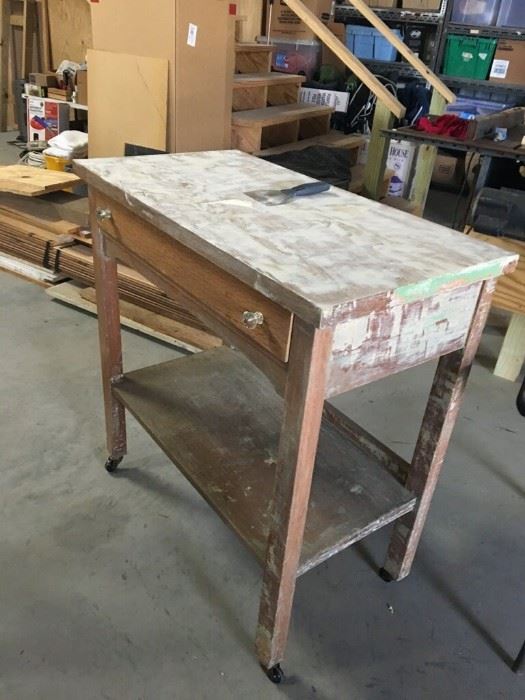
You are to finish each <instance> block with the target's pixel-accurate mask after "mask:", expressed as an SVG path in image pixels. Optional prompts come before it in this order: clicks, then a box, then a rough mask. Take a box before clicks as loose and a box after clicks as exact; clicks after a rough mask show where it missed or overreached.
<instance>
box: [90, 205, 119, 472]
mask: <svg viewBox="0 0 525 700" xmlns="http://www.w3.org/2000/svg"><path fill="white" fill-rule="evenodd" d="M90 212H91V220H92V225H91V230H92V233H93V255H94V262H95V282H96V289H97V311H98V332H99V343H100V364H101V370H102V390H103V394H104V413H105V417H106V446H107V450H108V457H109V458H110V459H112V460H120V459H122V457H123V456H124V455H125V454H126V414H125V410H124V406H123V405H122V404H121V403H120V401H118V400H117V399H116V398H115V396H114V394H113V391H112V388H113V385H114V384H115V382H118V381H120V380H121V379H122V373H123V363H122V338H121V334H120V310H119V296H118V277H117V261H116V259H115V258H114V257H111V256H110V255H109V254H108V251H107V250H106V245H105V241H104V237H103V236H102V235H101V234H100V233H99V231H98V227H97V220H96V216H95V203H94V201H93V198H92V197H90Z"/></svg>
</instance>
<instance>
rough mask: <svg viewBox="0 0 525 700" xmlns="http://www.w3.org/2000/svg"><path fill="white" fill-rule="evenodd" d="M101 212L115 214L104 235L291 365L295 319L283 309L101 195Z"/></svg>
mask: <svg viewBox="0 0 525 700" xmlns="http://www.w3.org/2000/svg"><path fill="white" fill-rule="evenodd" d="M96 202H97V207H98V208H102V209H108V210H110V211H111V215H112V216H111V219H110V220H107V221H105V222H104V223H103V229H104V234H105V235H106V236H108V237H109V238H110V239H112V240H115V241H117V242H118V243H120V244H121V245H122V246H124V247H125V248H127V249H128V250H130V251H139V250H140V251H141V255H142V256H143V257H144V259H145V261H147V262H148V264H150V265H152V266H153V267H154V268H155V269H156V270H157V272H158V274H159V275H162V276H163V277H165V278H166V279H169V280H172V281H173V283H174V284H175V285H176V286H177V287H179V288H180V290H181V291H182V292H185V293H186V294H187V295H190V296H191V297H193V298H194V299H196V300H198V301H199V302H201V303H202V304H204V305H205V306H207V307H208V309H209V310H210V311H211V312H212V313H215V314H216V315H217V316H218V317H219V318H221V319H222V320H223V321H226V322H227V323H229V324H230V325H232V326H233V327H234V328H235V329H236V330H238V331H240V332H241V333H242V334H245V335H247V336H249V337H250V338H251V339H252V340H253V341H254V342H256V343H257V344H259V345H261V346H262V347H264V348H265V349H266V350H268V351H269V352H271V353H272V354H273V355H275V356H276V357H277V358H278V359H279V360H282V361H283V362H286V361H287V359H288V349H289V344H290V334H291V329H292V320H293V317H292V315H291V314H290V313H289V312H288V311H287V310H286V309H283V308H282V307H281V306H279V305H278V304H275V303H274V302H272V301H271V300H269V299H267V298H266V297H264V296H263V295H262V294H259V293H258V292H256V291H254V290H252V289H250V288H249V287H247V286H246V285H244V284H243V283H242V282H239V281H238V280H236V279H235V278H233V277H231V276H230V275H227V274H225V273H224V272H222V271H221V270H219V269H218V268H216V267H215V266H214V265H212V264H211V263H209V262H208V261H207V260H205V259H204V258H202V257H200V256H198V255H196V254H195V253H193V252H192V251H191V250H189V249H188V248H185V247H184V246H182V245H179V244H177V243H175V242H173V241H172V240H170V239H169V238H168V237H167V236H165V235H164V234H163V233H162V232H160V231H158V230H156V229H155V228H154V227H153V226H151V224H147V223H146V222H145V221H143V220H141V219H139V218H138V217H137V216H135V215H134V214H132V213H131V212H130V211H129V210H127V209H125V208H124V207H121V206H120V205H118V204H116V203H115V202H113V201H112V200H110V199H108V198H106V197H104V196H103V195H101V194H100V193H96ZM246 311H247V312H257V313H260V314H262V317H263V322H262V323H261V324H260V325H257V326H256V327H254V328H251V327H249V326H247V325H246V323H245V322H244V312H246Z"/></svg>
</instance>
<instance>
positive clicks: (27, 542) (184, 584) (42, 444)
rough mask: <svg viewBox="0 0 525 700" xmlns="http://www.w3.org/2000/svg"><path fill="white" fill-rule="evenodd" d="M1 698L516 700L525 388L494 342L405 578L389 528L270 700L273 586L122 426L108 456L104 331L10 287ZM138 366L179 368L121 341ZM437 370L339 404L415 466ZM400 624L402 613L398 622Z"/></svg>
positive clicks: (477, 373) (341, 579) (488, 344)
mask: <svg viewBox="0 0 525 700" xmlns="http://www.w3.org/2000/svg"><path fill="white" fill-rule="evenodd" d="M0 300H1V303H0V309H1V310H0V314H1V315H0V339H1V343H0V348H1V358H2V372H1V374H0V396H1V397H2V399H1V402H0V444H1V446H2V469H1V471H0V513H1V522H2V535H1V538H0V620H1V623H0V624H1V627H0V629H1V634H0V698H2V700H4V699H5V700H36V699H38V700H49V699H51V698H52V699H53V700H70V699H71V698H73V697H76V698H79V699H81V700H84V699H85V700H91V699H94V698H104V699H105V700H128V699H130V700H139V699H142V700H146V699H148V700H164V699H166V700H168V699H170V700H171V699H173V698H175V699H177V700H179V699H180V700H186V699H193V698H203V699H207V698H210V699H211V698H213V699H214V700H220V699H222V698H225V699H226V698H228V699H229V698H248V697H250V698H264V699H265V700H266V699H270V700H271V699H272V698H292V699H295V700H304V699H307V698H317V699H321V698H322V699H323V700H324V699H337V700H339V699H347V698H348V699H350V698H351V699H352V700H357V699H359V700H360V699H366V700H374V699H376V698H377V699H381V698H393V699H396V700H397V699H398V698H399V699H405V698H407V699H410V700H412V699H419V698H432V699H439V698H447V699H451V698H452V699H456V698H458V699H460V698H461V699H463V698H474V697H476V698H509V699H510V698H516V699H518V698H523V697H524V696H525V679H524V678H523V677H521V678H520V677H517V676H515V675H514V674H512V673H511V671H510V670H509V668H508V666H507V661H508V659H509V655H511V654H512V655H514V654H515V653H516V652H517V650H518V648H519V646H520V644H521V642H522V641H523V637H524V635H525V614H524V613H525V609H524V597H523V573H524V570H525V566H524V565H525V552H524V542H525V537H524V534H525V532H524V527H523V524H524V517H523V516H524V500H523V498H524V495H525V479H524V475H523V466H524V457H523V455H524V438H523V429H524V423H523V419H522V418H520V417H519V416H518V414H517V412H516V411H515V409H514V400H515V395H516V391H517V386H516V385H513V384H509V383H507V382H505V381H503V380H499V379H496V378H495V377H493V376H492V374H491V373H490V370H489V368H488V367H487V366H486V365H490V363H491V362H493V359H494V355H495V352H496V350H497V346H498V343H499V342H501V338H500V337H499V336H498V334H497V333H495V332H493V331H491V332H489V333H488V334H487V335H486V336H485V338H484V341H483V347H482V351H481V353H480V362H478V363H477V365H476V367H475V369H474V372H473V376H472V380H471V383H470V387H469V390H468V395H467V398H466V402H465V406H464V409H463V411H462V415H461V418H460V420H459V424H458V428H457V430H456V433H455V436H454V440H453V444H452V448H451V450H450V453H449V457H448V459H447V463H446V466H445V469H444V474H443V477H442V481H441V484H440V486H439V488H438V490H437V493H436V497H435V501H434V504H433V507H432V510H431V513H430V517H429V521H428V526H427V530H426V533H425V535H424V537H423V541H422V544H421V547H420V551H419V555H418V558H417V560H416V564H415V567H414V570H413V572H412V574H411V576H410V577H409V578H408V579H406V580H405V581H403V582H402V583H399V584H385V583H384V582H383V581H381V579H380V578H379V577H378V576H377V575H376V573H375V570H376V569H377V567H378V566H379V565H380V564H381V561H382V557H383V554H384V552H385V548H386V545H387V541H388V531H381V532H379V533H376V534H375V535H373V536H372V537H370V538H368V539H367V540H366V541H365V542H364V543H362V544H360V545H357V546H356V547H354V548H352V549H350V550H347V551H346V552H344V553H342V554H340V555H339V556H338V557H335V558H333V559H332V560H330V561H329V562H327V563H325V564H323V565H321V566H320V567H318V568H317V569H315V570H314V571H312V572H310V573H309V574H306V575H305V576H304V577H303V578H301V580H300V582H299V584H298V588H297V595H296V602H295V607H294V615H293V623H292V628H291V635H290V641H289V647H288V653H287V657H286V661H285V664H284V668H285V670H286V671H287V672H288V674H289V678H288V680H287V682H286V684H284V685H282V686H280V687H277V686H272V685H271V684H270V682H269V681H268V680H267V679H266V678H265V676H264V675H263V674H262V672H261V671H260V669H259V667H258V665H257V662H256V660H255V657H254V654H253V633H254V629H255V624H256V616H257V604H258V595H259V587H260V571H259V568H258V566H257V564H256V563H255V561H254V560H253V559H252V556H251V554H250V553H249V552H248V551H246V550H245V549H244V547H243V545H242V544H241V543H240V542H239V541H238V540H237V539H236V537H235V536H234V535H233V534H232V533H231V532H230V531H229V530H228V528H227V527H226V526H225V525H223V524H222V522H221V521H220V520H219V519H218V517H217V516H216V515H215V514H214V513H213V512H212V511H211V510H210V508H209V507H208V506H207V505H206V504H205V503H204V502H203V500H202V499H201V498H200V497H199V496H198V495H197V494H196V493H195V492H194V491H193V490H192V489H191V487H190V486H189V485H188V484H187V483H186V482H185V480H184V478H183V477H182V476H180V475H179V474H178V472H177V471H176V469H175V468H174V467H173V466H171V465H170V464H169V463H168V462H167V460H166V458H165V457H164V456H163V455H162V453H161V452H160V451H159V449H158V448H157V447H156V446H155V445H154V444H153V442H152V441H151V440H150V439H149V438H148V437H147V436H146V434H145V433H144V432H143V431H142V430H141V429H139V427H138V426H137V424H136V423H135V422H134V421H133V420H130V421H129V456H128V457H127V458H126V460H125V462H124V463H123V465H122V469H121V471H120V472H119V473H118V475H117V476H116V477H111V476H109V475H107V474H106V473H105V471H104V470H103V467H102V465H103V462H104V459H105V456H106V454H105V449H104V439H103V422H102V403H101V396H100V389H99V375H98V355H97V350H98V349H97V333H96V321H95V320H94V319H93V318H92V317H90V316H88V315H85V314H82V313H80V312H78V311H75V310H73V309H70V308H68V307H65V306H62V305H60V304H57V303H55V302H51V301H50V300H49V299H48V298H47V297H46V295H45V294H44V293H43V290H42V289H41V288H40V287H38V286H36V285H33V284H30V283H28V282H25V281H22V280H19V279H17V278H15V277H13V276H10V275H8V274H6V273H0ZM124 336H125V350H126V360H127V368H128V369H131V368H137V367H140V366H142V365H145V364H150V363H155V362H158V361H162V360H165V359H168V358H171V357H173V356H174V355H175V352H174V351H173V349H171V348H167V347H164V346H162V345H159V344H156V343H154V342H151V341H149V340H147V339H145V338H142V337H139V336H138V335H134V334H131V333H125V334H124ZM432 372H433V368H432V367H430V366H427V367H421V368H419V369H416V370H413V371H410V372H407V373H404V374H401V375H398V376H396V377H393V378H391V379H389V380H387V381H384V382H381V383H378V384H374V385H372V386H370V387H368V388H366V389H363V390H358V391H356V392H355V394H354V395H353V396H350V395H347V396H344V397H342V398H340V399H339V401H338V404H339V405H340V406H342V407H343V408H344V409H345V410H348V411H351V413H352V416H353V417H356V418H357V419H358V420H361V421H362V422H363V424H364V425H367V426H369V428H371V429H373V430H374V431H375V432H376V434H378V435H379V436H380V437H381V438H383V439H385V440H386V441H388V442H389V443H390V444H391V445H392V446H393V447H394V448H395V449H397V450H399V451H400V452H401V453H403V454H404V455H405V456H408V454H409V451H410V445H411V444H412V443H413V441H414V438H415V434H416V429H417V423H418V420H419V419H420V416H421V413H422V410H423V405H424V399H425V394H426V392H427V391H428V387H429V384H430V380H431V375H432ZM390 606H391V608H392V610H393V611H391V610H390Z"/></svg>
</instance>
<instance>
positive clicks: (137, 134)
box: [88, 50, 168, 158]
mask: <svg viewBox="0 0 525 700" xmlns="http://www.w3.org/2000/svg"><path fill="white" fill-rule="evenodd" d="M88 63H89V71H88V91H89V103H90V104H89V155H90V157H91V158H99V157H107V156H123V155H124V146H125V144H126V143H133V144H137V145H138V146H144V147H147V148H154V149H157V150H160V151H165V150H166V133H167V132H166V128H167V127H166V125H167V99H168V61H167V60H165V59H162V58H149V57H144V56H131V55H129V54H117V53H111V52H109V51H95V50H89V51H88ZM116 75H118V76H119V79H118V80H115V76H116Z"/></svg>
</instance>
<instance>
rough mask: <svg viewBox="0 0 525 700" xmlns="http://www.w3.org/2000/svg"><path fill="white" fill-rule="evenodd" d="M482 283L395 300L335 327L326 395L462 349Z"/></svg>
mask: <svg viewBox="0 0 525 700" xmlns="http://www.w3.org/2000/svg"><path fill="white" fill-rule="evenodd" d="M481 285H482V282H476V283H475V284H471V285H468V286H462V287H457V288H454V289H449V290H445V291H441V292H440V293H438V294H435V295H433V296H430V297H428V298H426V299H420V300H418V301H411V302H406V303H402V302H392V303H391V304H390V305H389V307H388V308H387V309H385V310H383V311H378V312H372V313H371V314H366V315H363V316H362V317H358V318H355V319H352V320H351V321H347V322H346V323H343V324H341V325H340V326H338V327H337V329H336V331H335V334H334V343H333V347H332V355H331V360H330V370H329V373H328V381H327V393H326V396H327V398H329V397H331V396H337V395H338V394H342V393H343V392H345V391H350V390H351V389H355V388H356V387H359V386H363V385H364V384H368V383H369V382H372V381H375V380H376V379H381V378H382V377H386V376H389V375H391V374H395V373H397V372H401V371H402V370H405V369H409V368H410V367H415V366H417V365H420V364H422V363H424V362H427V361H429V360H432V359H435V358H439V357H441V356H442V355H447V354H448V353H450V352H454V351H455V350H458V349H460V348H462V347H464V345H465V342H466V338H467V335H468V331H469V329H470V325H471V322H472V318H473V315H474V312H475V309H476V303H477V301H478V297H479V294H480V290H481Z"/></svg>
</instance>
